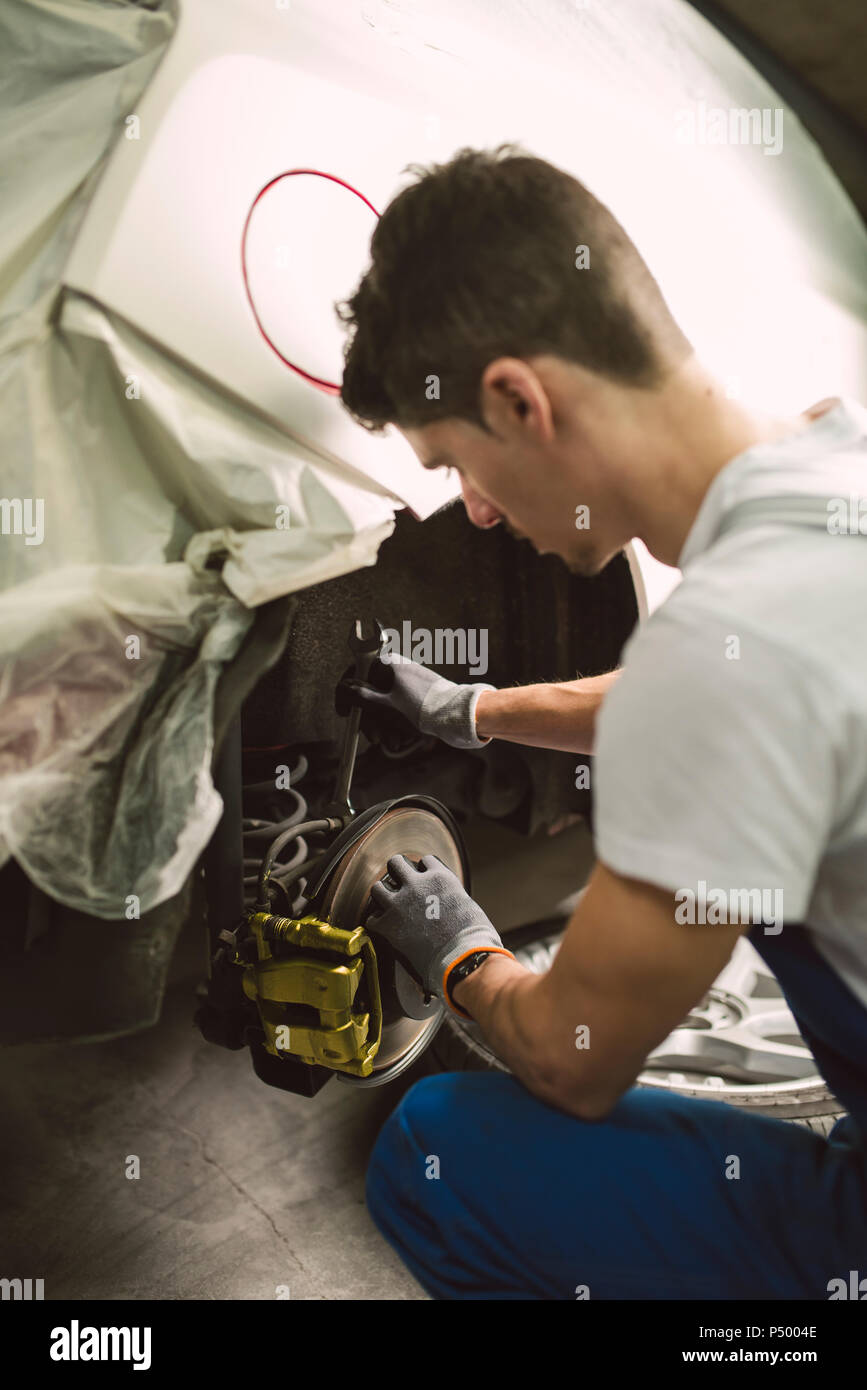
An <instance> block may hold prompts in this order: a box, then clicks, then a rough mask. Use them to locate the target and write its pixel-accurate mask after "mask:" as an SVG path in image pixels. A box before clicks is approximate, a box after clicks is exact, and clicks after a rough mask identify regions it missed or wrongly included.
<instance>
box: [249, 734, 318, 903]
mask: <svg viewBox="0 0 867 1390" xmlns="http://www.w3.org/2000/svg"><path fill="white" fill-rule="evenodd" d="M307 769H308V762H307V759H306V758H305V757H304V755H303V753H302V754H299V757H298V761H297V763H296V764H295V766H294V767H291V768H290V769H289V776H288V781H289V785H288V786H287V787H277V786H276V785H275V783H274V781H273V779H272V780H270V781H265V782H250V783H247V784H246V785H245V786H244V800H243V806H244V811H245V812H247V811H255V812H256V813H257V814H255V815H246V814H245V816H244V819H243V821H242V823H241V824H242V840H243V847H244V904H245V906H246V907H248V908H252V907H253V906H254V905H255V903H256V897H257V884H258V880H259V871H260V868H261V865H262V861H263V859H264V858H265V856H266V854H267V852H268V849H269V847H270V845H272V844H273V843H274V841H275V840H276V839H277V837H278V836H279V835H283V834H284V833H285V832H286V831H287V830H290V829H291V828H292V826H293V825H302V824H303V823H304V822H305V821H307V819H308V811H307V801H306V799H305V797H304V796H303V795H302V793H301V792H300V791H299V790H298V783H299V782H300V781H301V780H302V778H303V777H304V776H305V774H306V773H307ZM317 838H318V836H317ZM320 857H321V855H320V854H319V853H314V854H313V855H312V856H311V852H310V849H309V847H308V844H307V839H306V838H305V836H304V835H299V836H297V837H296V838H295V839H293V838H292V837H291V836H290V838H289V840H288V842H287V844H286V845H284V846H283V848H282V849H281V850H280V851H279V855H278V858H277V861H276V862H275V864H274V867H273V869H272V870H271V873H270V877H269V880H268V896H269V900H270V902H271V905H272V907H273V909H274V910H277V911H279V912H281V913H284V914H285V915H287V916H290V917H291V916H298V915H300V913H301V911H302V909H303V903H304V889H305V887H306V883H307V876H308V874H309V872H310V871H311V870H312V869H313V868H315V866H316V864H317V863H318V861H319V858H320Z"/></svg>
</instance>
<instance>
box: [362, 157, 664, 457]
mask: <svg viewBox="0 0 867 1390" xmlns="http://www.w3.org/2000/svg"><path fill="white" fill-rule="evenodd" d="M405 172H408V173H410V174H412V175H414V176H415V177H416V179H417V182H415V183H412V184H410V185H409V186H408V187H406V188H404V189H403V190H402V191H401V192H400V193H399V194H397V196H396V197H395V198H394V199H393V201H392V202H391V203H390V204H389V205H388V207H387V208H386V210H385V212H384V213H383V214H382V216H381V217H380V219H379V221H378V222H377V225H376V228H375V230H374V233H373V237H372V239H371V244H370V250H371V265H370V267H369V269H368V270H367V272H366V273H365V275H364V276H363V277H362V279H361V282H360V284H359V285H358V288H357V289H356V291H355V293H354V294H353V295H352V296H351V298H349V299H347V300H345V301H343V302H342V303H340V304H338V305H337V306H336V308H337V314H338V317H339V318H340V320H341V322H342V323H344V324H345V325H347V326H348V328H349V329H350V334H349V337H348V340H347V343H346V347H345V352H344V372H343V384H342V388H341V400H342V401H343V404H344V406H345V407H346V409H347V410H348V411H349V413H350V414H351V415H352V417H353V418H354V419H355V420H357V421H358V423H359V424H361V425H363V426H364V427H365V428H366V429H368V430H372V431H374V432H379V431H381V430H382V429H384V428H385V426H386V425H387V424H389V423H394V424H397V425H399V426H402V427H405V428H412V427H417V426H421V425H426V424H431V423H433V422H434V421H436V420H443V419H463V420H469V421H471V422H472V423H473V424H475V425H478V426H480V427H481V428H482V429H486V424H485V421H484V419H483V417H482V415H481V412H480V408H479V385H480V382H481V377H482V374H483V372H484V370H485V367H486V366H487V365H488V363H489V362H492V361H493V360H494V359H495V358H497V357H503V356H508V357H518V358H522V359H524V360H526V359H528V358H531V357H533V356H535V355H540V354H543V353H546V354H554V355H556V356H559V357H562V358H564V359H566V360H567V361H570V362H577V363H580V364H581V366H583V367H586V368H588V369H589V370H591V371H594V372H597V373H599V374H600V375H603V376H606V377H610V378H613V379H615V380H617V381H622V382H625V383H629V384H632V385H635V386H639V387H646V388H649V389H652V388H653V387H655V386H658V385H659V384H660V383H661V382H662V381H663V380H664V379H665V377H666V376H667V375H668V373H669V371H670V370H671V369H672V368H673V367H674V366H676V365H677V364H678V363H680V362H681V361H682V360H683V359H684V357H686V356H687V355H688V354H689V352H690V351H691V348H690V344H689V342H688V341H687V339H686V338H685V337H684V335H683V333H682V332H681V330H680V329H679V327H678V325H677V324H676V322H675V321H674V319H673V318H672V316H671V313H670V311H669V309H668V306H667V304H666V303H665V300H664V299H663V297H662V293H661V291H660V289H659V286H658V285H657V283H656V281H655V280H654V278H653V276H652V275H651V273H650V271H649V270H648V268H647V266H646V264H645V262H644V261H643V260H642V258H641V256H640V255H639V253H638V251H637V249H636V247H635V246H634V244H633V243H632V241H630V239H629V237H628V236H627V235H626V233H625V232H624V230H623V228H622V227H621V226H620V224H619V222H617V221H616V219H615V218H614V217H613V216H612V215H611V213H610V212H609V211H608V209H607V208H606V207H605V206H604V205H603V204H602V203H600V202H599V201H598V200H597V199H596V198H595V197H594V196H593V194H592V193H590V192H589V190H588V189H586V188H585V187H584V185H583V184H581V183H579V182H578V180H577V179H575V178H573V177H572V176H571V174H567V173H565V172H564V170H562V169H558V168H556V167H555V166H554V165H553V164H549V163H547V162H546V161H545V160H543V159H537V158H535V157H534V156H532V155H530V154H527V153H526V152H524V151H522V150H521V149H520V148H519V147H518V146H516V145H512V144H507V145H500V146H499V147H498V148H497V149H495V150H492V151H485V150H473V149H463V150H460V151H458V153H457V154H456V155H455V156H454V158H453V159H451V160H450V161H449V162H448V163H447V164H433V165H432V166H431V167H430V168H429V169H426V168H424V167H423V166H421V165H417V164H415V165H410V166H409V167H408V169H407V170H406V171H405ZM579 246H586V247H587V248H588V252H589V265H588V266H587V268H583V269H578V268H576V265H577V261H576V252H577V248H578V247H579ZM431 378H436V379H438V381H437V386H436V388H435V389H434V390H433V391H431V390H430V389H429V383H430V381H431ZM431 396H433V398H432V399H430V398H429V397H431Z"/></svg>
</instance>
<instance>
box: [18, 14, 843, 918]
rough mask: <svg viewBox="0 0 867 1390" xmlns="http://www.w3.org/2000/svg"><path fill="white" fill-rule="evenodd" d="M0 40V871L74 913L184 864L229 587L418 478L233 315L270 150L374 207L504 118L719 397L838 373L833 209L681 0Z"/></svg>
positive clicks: (274, 306) (264, 228)
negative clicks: (616, 223) (753, 124)
mask: <svg viewBox="0 0 867 1390" xmlns="http://www.w3.org/2000/svg"><path fill="white" fill-rule="evenodd" d="M0 54H2V55H3V61H5V63H6V64H7V66H8V69H9V71H8V74H7V75H6V76H4V80H3V82H2V84H0V168H2V171H3V173H2V178H3V187H2V198H0V418H2V420H3V429H4V458H3V465H2V467H3V484H2V494H3V496H2V498H0V503H2V512H0V591H2V593H0V660H2V666H0V862H3V861H4V860H5V859H7V858H8V857H9V856H10V855H13V856H14V857H15V859H16V860H17V861H18V862H19V863H20V864H21V866H22V867H23V868H24V869H25V871H26V872H27V874H28V875H29V876H30V878H31V879H32V881H33V882H34V883H36V884H37V885H38V886H39V887H40V888H41V889H43V890H44V891H45V892H46V893H47V894H49V895H50V896H51V897H53V898H54V899H56V900H58V901H60V902H62V903H66V904H68V905H70V906H74V907H77V908H79V909H80V910H82V911H86V912H88V913H90V914H95V915H97V916H100V917H104V918H106V919H114V918H122V917H124V915H126V914H127V913H128V912H130V911H131V900H135V908H134V910H136V911H140V912H141V913H142V914H144V913H145V912H147V911H148V910H149V909H151V908H153V907H155V906H156V905H158V904H160V903H163V902H165V901H167V900H168V899H169V898H171V897H172V896H173V895H174V894H175V893H177V892H178V891H179V890H180V889H181V887H182V885H183V884H184V882H185V880H186V878H187V877H188V876H189V873H190V871H191V870H192V868H193V866H194V865H195V863H196V861H197V859H198V856H199V855H200V853H201V851H202V849H203V848H204V846H205V845H206V844H207V842H208V839H209V837H210V835H211V832H212V829H213V826H214V824H215V823H216V820H217V817H218V814H219V810H220V804H219V799H218V797H217V795H216V793H215V791H214V788H213V784H212V781H211V775H210V765H211V757H212V752H213V697H214V690H215V685H216V682H217V680H218V678H219V675H220V673H221V672H222V671H224V670H225V669H226V666H227V664H228V663H230V662H232V661H233V659H235V657H236V654H237V652H238V648H239V646H240V643H241V641H242V639H243V637H244V634H245V632H246V631H247V630H248V628H249V626H250V624H251V622H252V612H253V609H254V608H255V606H256V605H260V604H262V603H264V602H265V601H266V600H269V599H271V598H274V597H277V596H279V595H284V594H288V593H291V592H293V591H295V590H297V589H300V588H303V587H306V586H308V585H310V584H313V583H316V582H319V581H321V580H323V579H327V578H329V577H332V576H335V575H338V574H341V573H345V572H348V571H350V570H352V569H354V568H357V567H358V566H360V565H365V564H372V563H374V561H375V558H376V553H377V549H378V546H379V545H380V543H381V542H382V540H383V539H384V538H385V536H387V535H388V534H389V532H390V530H391V529H392V526H393V515H394V510H395V507H397V506H399V505H402V504H406V505H409V506H411V507H412V508H413V510H415V511H416V513H417V514H418V515H419V516H425V515H428V514H429V513H430V512H431V511H432V510H433V509H435V507H436V506H437V505H440V503H441V502H442V501H443V500H445V499H446V497H447V496H449V495H451V494H450V493H449V492H448V491H447V490H444V483H443V479H442V478H441V477H438V476H435V475H428V474H425V473H423V472H422V470H421V469H419V468H418V466H417V465H416V464H415V462H414V460H413V459H412V455H411V451H409V449H408V446H407V445H406V444H405V442H404V441H401V440H400V439H397V438H395V437H394V436H393V434H392V436H390V437H388V438H386V439H385V440H376V439H373V438H371V437H369V436H368V435H367V434H366V433H365V432H364V431H363V430H360V429H359V428H358V427H357V426H355V425H354V424H353V423H352V422H351V421H350V420H349V419H348V417H347V416H346V415H345V413H344V412H342V411H341V409H340V406H339V402H338V401H336V400H335V398H334V396H329V395H327V394H326V393H323V392H322V391H318V390H317V389H316V388H315V387H314V386H311V385H310V384H309V382H307V381H305V380H303V379H302V378H301V377H299V376H297V375H296V374H294V373H292V372H290V371H289V370H288V369H287V368H286V367H285V366H283V365H282V364H281V363H280V361H279V360H278V358H277V357H276V356H275V355H274V354H273V353H272V352H271V350H270V349H269V348H268V347H267V346H266V344H265V343H264V341H263V339H262V338H261V336H260V335H259V333H258V330H257V328H256V326H255V323H254V320H253V317H252V314H251V312H250V305H249V304H248V302H247V300H246V298H245V295H244V290H243V284H242V279H241V274H240V257H239V248H240V237H241V231H242V227H243V225H244V219H245V216H246V214H247V212H248V210H249V208H250V206H251V202H252V199H253V198H254V197H255V196H256V194H257V192H258V191H259V190H260V189H261V188H262V187H263V184H264V183H265V182H266V181H267V180H268V179H269V178H271V177H273V176H274V175H275V174H277V173H278V172H280V171H281V170H282V169H287V168H298V167H300V166H304V167H310V166H313V167H315V168H317V169H318V170H330V171H331V172H332V173H333V174H335V175H340V176H342V177H344V178H346V180H347V181H348V182H349V183H350V184H351V185H352V186H353V187H354V188H357V189H359V190H361V191H362V192H363V193H364V194H365V195H366V196H368V197H369V198H370V199H371V201H372V202H373V204H374V206H376V207H380V208H381V207H384V206H385V205H386V203H387V202H388V200H389V198H390V197H391V196H392V194H393V193H394V192H396V191H397V188H398V187H399V184H400V182H401V175H402V169H403V166H404V164H405V163H406V162H407V161H409V160H420V161H422V162H429V161H430V160H432V159H446V158H448V157H449V156H450V155H451V154H452V153H454V151H455V150H456V149H457V148H458V147H459V146H461V145H466V144H472V145H491V144H496V143H500V142H501V141H503V140H519V141H521V142H522V143H523V144H525V146H526V147H527V148H529V149H530V150H531V151H532V152H533V153H535V154H538V155H541V156H542V157H544V158H547V159H550V160H553V161H554V162H556V163H558V164H560V165H561V166H562V167H564V168H567V169H570V170H571V171H572V172H574V173H575V174H576V175H577V176H578V177H579V178H582V179H584V180H585V181H586V182H587V183H588V184H589V185H590V186H591V187H592V188H593V189H594V191H595V192H596V193H597V194H599V195H600V196H601V197H603V198H604V199H605V200H606V201H607V202H608V203H609V204H610V205H611V206H612V208H613V209H614V210H615V212H616V213H617V215H618V217H619V218H620V219H621V220H622V221H623V223H624V225H625V226H626V228H627V230H628V231H629V232H630V234H631V235H632V236H633V237H634V238H635V240H636V242H637V244H638V245H639V247H640V249H641V250H642V252H643V253H644V254H645V256H646V257H647V259H648V261H649V263H650V265H651V268H652V269H653V270H654V271H655V272H656V273H657V275H658V276H659V278H660V280H661V282H662V284H663V287H664V288H665V290H666V292H667V294H668V297H669V299H670V302H671V303H672V307H673V309H674V310H675V312H676V314H677V315H678V316H679V317H680V318H681V321H682V322H683V325H684V328H685V329H686V331H687V332H688V334H689V335H690V336H691V338H692V339H693V341H694V342H695V344H696V346H697V348H698V350H699V352H700V354H701V355H702V356H703V357H704V358H705V360H707V361H708V362H709V364H710V365H711V366H713V367H715V368H716V369H717V370H718V371H719V372H720V373H721V374H722V375H723V377H724V379H726V380H727V382H728V383H729V384H730V385H731V388H732V394H740V393H741V389H740V388H742V387H743V388H748V389H747V390H746V391H745V394H748V395H751V396H752V397H754V398H756V397H757V398H759V399H761V400H762V402H763V403H764V404H765V405H766V406H767V407H768V408H770V409H774V410H794V409H803V408H804V407H805V406H806V405H808V404H810V403H812V401H814V400H816V399H818V398H819V397H821V396H823V395H828V394H833V393H835V392H838V391H843V392H845V393H847V394H852V395H856V396H857V395H860V394H861V393H862V390H863V366H864V360H865V341H867V338H865V328H864V323H865V317H867V310H865V300H864V288H863V286H864V274H863V271H864V266H865V244H867V243H865V236H864V231H863V228H862V227H861V226H860V223H859V222H858V219H857V217H856V215H855V213H854V210H853V209H852V207H851V205H850V204H849V202H848V200H847V199H846V197H845V195H844V194H843V192H842V190H841V189H840V187H839V185H838V184H837V183H836V181H835V179H834V178H833V175H832V174H831V173H830V171H829V170H828V168H827V166H826V165H825V163H824V161H823V160H822V158H821V155H820V154H819V152H818V151H817V149H816V147H815V146H814V145H813V143H812V141H811V140H810V139H809V138H808V137H807V136H806V135H805V133H804V132H803V130H802V129H801V127H800V126H799V124H798V121H797V119H796V118H795V117H794V116H793V115H792V113H791V112H790V111H788V110H787V111H785V113H784V115H785V123H784V127H782V128H781V131H780V132H778V131H777V129H776V126H775V125H773V120H775V119H776V118H775V116H774V113H775V111H776V110H777V108H780V107H781V106H782V103H780V101H779V99H778V98H777V97H776V95H775V93H773V91H772V90H771V89H770V88H769V87H768V86H767V84H766V83H764V82H763V81H762V79H761V78H760V77H758V75H757V74H755V73H754V72H753V71H752V70H751V69H750V68H749V66H748V64H746V63H745V62H744V60H743V59H742V58H741V57H740V56H739V55H738V54H737V53H735V51H734V50H733V49H732V48H731V47H730V46H729V45H728V44H727V43H726V42H725V41H724V40H722V39H720V37H719V35H717V34H716V33H715V31H714V30H713V29H712V27H711V26H710V25H708V24H707V23H706V22H705V21H704V20H703V19H701V18H700V17H699V16H698V15H697V14H696V13H695V12H694V11H692V10H691V9H690V8H689V6H688V5H686V4H685V3H682V2H681V0H655V3H647V0H621V3H619V4H617V5H608V4H595V3H592V0H587V3H581V4H578V3H573V0H549V2H548V3H547V4H546V5H544V6H541V5H540V6H534V5H527V4H526V3H523V0H503V3H502V4H498V5H497V6H495V7H492V6H490V5H489V4H488V3H487V0H470V2H468V0H361V3H356V0H333V3H329V4H328V5H322V4H321V3H318V0H316V3H314V0H292V3H291V4H289V5H283V4H281V3H276V4H269V5H251V4H249V0H181V4H180V6H179V7H176V6H175V5H169V4H163V5H160V4H159V3H158V0H152V2H151V3H150V4H146V3H141V4H137V5H136V4H132V3H130V4H119V3H116V0H105V3H103V0H26V3H25V0H5V4H4V5H3V6H2V7H0ZM717 108H722V109H729V108H745V109H746V108H757V109H761V110H767V111H768V112H769V114H770V116H771V117H772V118H773V120H772V127H769V131H768V137H769V138H768V141H767V148H765V147H763V146H762V145H759V146H758V147H755V146H753V147H747V146H743V145H741V146H738V145H736V144H733V143H731V142H729V143H723V144H721V145H717V146H715V147H714V146H712V144H711V143H709V142H708V141H707V140H706V139H705V135H706V125H707V113H708V111H709V110H713V109H717ZM778 133H780V134H782V135H783V136H784V138H783V139H782V140H780V141H778V140H777V134H778ZM684 136H685V137H686V138H681V137H684ZM128 137H130V138H128ZM771 137H773V138H771ZM296 192H297V190H296ZM326 201H328V200H327V199H326ZM287 206H288V204H287ZM311 206H312V205H311ZM277 207H278V205H276V204H275V205H273V206H272V208H271V214H269V216H270V219H271V220H270V223H269V221H268V220H267V219H266V220H265V221H262V222H260V223H259V224H257V229H256V236H255V237H254V238H253V240H254V241H255V242H256V245H255V246H254V247H253V248H252V249H253V250H254V251H255V254H256V255H257V256H259V258H260V260H259V262H258V265H257V266H256V267H255V271H256V274H255V276H254V279H255V282H256V286H257V293H258V294H259V295H260V297H261V296H262V294H263V286H264V297H265V298H266V299H268V300H269V303H268V304H267V305H263V306H262V307H263V312H266V313H267V314H268V315H269V325H270V326H271V327H273V330H274V333H275V335H276V336H277V337H280V335H281V333H282V332H283V330H284V329H285V331H286V332H287V334H290V336H291V343H292V346H293V350H294V349H295V348H296V347H297V348H299V350H301V351H303V350H304V345H305V342H306V341H307V339H308V335H309V340H310V345H311V357H310V361H311V362H313V363H319V362H320V361H325V362H327V361H328V360H330V359H328V358H327V357H326V356H322V354H327V353H328V352H329V351H333V338H330V337H329V334H327V333H325V329H324V320H323V321H320V322H318V323H314V322H311V323H310V324H309V325H308V324H307V323H306V322H305V324H304V332H303V333H302V334H301V335H300V336H299V334H298V331H297V330H298V323H297V313H295V316H294V319H293V301H292V300H291V297H290V298H289V299H288V300H287V301H286V302H281V301H280V295H279V293H278V280H277V278H276V276H275V275H273V274H272V271H273V269H274V265H277V266H279V261H275V262H274V265H272V266H271V269H270V270H269V269H268V257H269V255H270V254H271V253H270V251H269V249H268V243H267V235H268V228H269V226H271V228H272V231H273V235H275V236H280V235H282V233H281V232H280V227H279V224H280V219H279V217H275V216H273V214H274V211H275V208H277ZM359 225H361V224H360V223H359ZM306 230H307V235H306V239H305V243H304V244H305V246H306V247H307V248H308V249H307V251H306V252H305V254H307V255H308V256H309V254H310V252H309V248H311V247H312V248H313V249H314V251H315V249H316V247H317V245H318V240H317V237H316V236H315V235H311V234H310V229H309V228H307V229H306ZM333 231H334V228H333V226H332V227H330V228H329V234H331V233H333ZM287 244H288V246H289V250H290V253H291V248H292V239H291V228H290V229H289V233H288V242H287ZM322 244H323V245H325V244H326V241H325V239H323V243H322ZM329 244H330V243H329ZM690 246H695V248H696V252H695V255H694V256H691V255H689V254H686V252H688V249H689V247H690ZM273 250H274V251H275V253H279V252H280V251H281V247H280V246H279V245H278V246H276V247H274V248H273ZM263 257H264V260H263V259H262V258H263ZM290 259H291V255H290ZM298 269H299V267H298V266H297V265H296V266H295V270H296V271H298ZM318 269H319V267H316V266H313V267H311V273H312V272H313V271H316V270H318ZM362 269H363V266H362V265H359V267H358V270H359V273H360V272H361V270H362ZM303 270H304V267H301V271H302V275H303ZM266 272H267V273H266ZM341 273H342V272H341ZM263 277H264V278H263ZM269 277H270V278H269ZM296 283H297V281H296ZM349 288H351V286H346V289H349ZM271 290H273V295H271V293H270V291H271ZM329 292H330V291H329ZM306 302H307V300H305V303H306ZM324 307H325V308H326V309H328V310H329V312H330V306H328V305H325V306H324ZM281 314H282V315H283V316H284V321H283V323H282V324H281V322H280V316H281ZM320 330H321V336H322V341H321V342H320ZM286 341H287V344H288V343H289V341H290V338H287V339H286ZM329 343H331V346H330V347H329ZM805 344H806V351H805V348H804V345H805ZM314 348H315V352H314V351H313V349H314Z"/></svg>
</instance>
